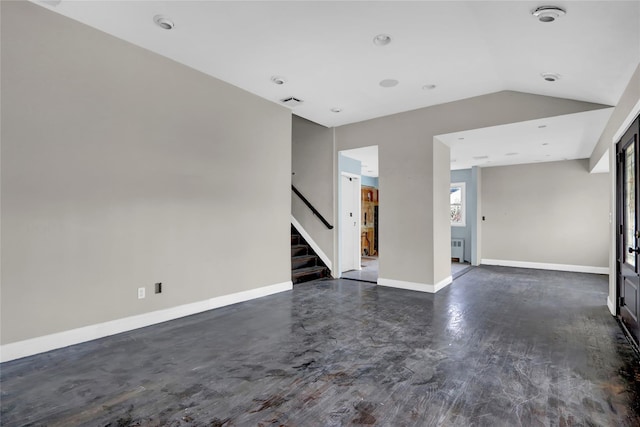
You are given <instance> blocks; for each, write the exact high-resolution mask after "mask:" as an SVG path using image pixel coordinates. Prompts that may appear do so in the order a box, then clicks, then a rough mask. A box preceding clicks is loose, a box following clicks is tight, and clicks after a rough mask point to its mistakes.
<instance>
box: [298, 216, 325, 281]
mask: <svg viewBox="0 0 640 427" xmlns="http://www.w3.org/2000/svg"><path fill="white" fill-rule="evenodd" d="M291 223H292V224H293V226H294V227H295V228H296V230H298V232H299V233H300V235H301V236H302V238H303V239H304V240H306V241H307V243H308V244H309V246H311V249H313V251H314V252H315V253H316V254H317V255H318V257H320V259H321V260H322V262H324V265H326V266H327V267H329V270H332V271H333V268H332V267H331V260H329V257H328V256H327V254H325V253H324V251H323V250H322V249H320V246H318V244H317V243H316V242H315V241H314V240H313V239H312V238H311V236H310V235H309V233H307V230H305V229H304V227H303V226H302V225H301V224H300V223H299V222H298V220H296V219H295V218H294V217H293V215H291Z"/></svg>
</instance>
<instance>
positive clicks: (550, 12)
mask: <svg viewBox="0 0 640 427" xmlns="http://www.w3.org/2000/svg"><path fill="white" fill-rule="evenodd" d="M566 13H567V11H566V10H564V9H562V8H561V7H558V6H540V7H538V8H536V9H534V10H532V11H531V14H532V15H533V16H535V17H536V18H538V21H540V22H553V21H555V20H556V19H558V18H559V17H561V16H564V15H565V14H566Z"/></svg>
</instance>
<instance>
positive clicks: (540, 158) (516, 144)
mask: <svg viewBox="0 0 640 427" xmlns="http://www.w3.org/2000/svg"><path fill="white" fill-rule="evenodd" d="M612 111H613V108H603V109H600V110H593V111H587V112H583V113H577V114H568V115H565V116H557V117H549V118H546V119H540V120H531V121H527V122H520V123H513V124H508V125H503V126H494V127H488V128H483V129H475V130H472V131H465V132H456V133H450V134H447V135H438V136H436V138H437V139H439V140H440V141H442V142H443V143H445V144H447V145H448V146H449V147H450V148H451V169H469V168H471V167H473V166H480V167H489V166H504V165H514V164H521V163H537V162H550V161H559V160H572V159H584V158H587V157H589V156H590V155H591V152H592V151H593V148H594V147H595V144H596V143H597V142H598V140H597V135H600V133H601V132H602V129H603V128H604V126H605V125H606V124H607V121H608V120H609V117H610V116H611V112H612ZM594 135H596V137H595V138H594ZM607 166H608V165H607ZM601 171H602V172H607V171H608V167H607V168H606V169H604V170H601Z"/></svg>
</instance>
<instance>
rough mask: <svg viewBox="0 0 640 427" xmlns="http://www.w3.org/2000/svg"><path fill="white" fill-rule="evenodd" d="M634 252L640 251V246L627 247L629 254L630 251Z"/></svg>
mask: <svg viewBox="0 0 640 427" xmlns="http://www.w3.org/2000/svg"><path fill="white" fill-rule="evenodd" d="M634 252H635V253H639V252H640V248H632V247H629V253H630V254H632V253H634Z"/></svg>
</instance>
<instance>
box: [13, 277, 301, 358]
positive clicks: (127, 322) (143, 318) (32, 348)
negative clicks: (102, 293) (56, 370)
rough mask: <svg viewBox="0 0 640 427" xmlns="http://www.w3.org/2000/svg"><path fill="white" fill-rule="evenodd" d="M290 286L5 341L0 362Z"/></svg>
mask: <svg viewBox="0 0 640 427" xmlns="http://www.w3.org/2000/svg"><path fill="white" fill-rule="evenodd" d="M291 289H293V284H292V283H291V281H288V282H283V283H278V284H275V285H270V286H264V287H261V288H256V289H250V290H248V291H243V292H237V293H234V294H229V295H223V296H220V297H215V298H211V299H208V300H204V301H198V302H194V303H190V304H184V305H179V306H176V307H171V308H166V309H163V310H157V311H152V312H149V313H144V314H139V315H136V316H130V317H125V318H122V319H117V320H111V321H109V322H104V323H98V324H95V325H90V326H84V327H82V328H77V329H71V330H68V331H64V332H58V333H55V334H51V335H44V336H41V337H37V338H31V339H28V340H24V341H18V342H14V343H10V344H5V345H2V346H0V362H8V361H10V360H15V359H20V358H22V357H27V356H32V355H34V354H38V353H44V352H45V351H50V350H55V349H57V348H62V347H67V346H70V345H74V344H80V343H83V342H87V341H91V340H95V339H98V338H104V337H107V336H109V335H115V334H119V333H121V332H127V331H131V330H133V329H138V328H143V327H145V326H151V325H155V324H157V323H162V322H166V321H168V320H174V319H178V318H180V317H185V316H190V315H192V314H197V313H201V312H203V311H207V310H212V309H214V308H220V307H224V306H227V305H231V304H236V303H239V302H243V301H249V300H252V299H255V298H260V297H265V296H267V295H272V294H276V293H279V292H284V291H290V290H291Z"/></svg>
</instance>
